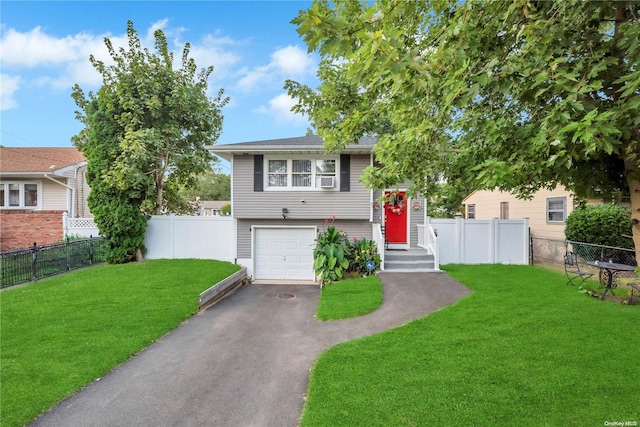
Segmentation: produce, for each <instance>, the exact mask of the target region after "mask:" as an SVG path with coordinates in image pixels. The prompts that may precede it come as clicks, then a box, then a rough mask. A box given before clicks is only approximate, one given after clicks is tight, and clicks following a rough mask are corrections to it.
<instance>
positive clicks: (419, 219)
mask: <svg viewBox="0 0 640 427" xmlns="http://www.w3.org/2000/svg"><path fill="white" fill-rule="evenodd" d="M414 201H416V202H420V209H418V210H413V202H414ZM407 209H410V210H411V211H410V213H409V215H410V217H409V225H410V226H411V230H410V233H409V239H410V240H409V243H410V244H411V247H412V248H416V247H418V225H422V224H424V222H425V221H424V219H425V218H424V216H425V210H424V209H425V202H424V199H423V198H416V199H411V200H410V201H409V207H408V208H407Z"/></svg>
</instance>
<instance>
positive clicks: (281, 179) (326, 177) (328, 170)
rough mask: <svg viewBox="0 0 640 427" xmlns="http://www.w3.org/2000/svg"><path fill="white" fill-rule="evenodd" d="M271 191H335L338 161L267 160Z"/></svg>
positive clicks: (267, 183)
mask: <svg viewBox="0 0 640 427" xmlns="http://www.w3.org/2000/svg"><path fill="white" fill-rule="evenodd" d="M266 166H267V179H266V185H267V188H269V189H279V190H280V189H281V190H285V189H293V190H301V189H304V190H312V189H334V188H335V187H336V167H337V161H336V159H306V158H305V159H267V162H266Z"/></svg>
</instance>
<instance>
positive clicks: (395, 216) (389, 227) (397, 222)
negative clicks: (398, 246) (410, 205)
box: [384, 191, 407, 244]
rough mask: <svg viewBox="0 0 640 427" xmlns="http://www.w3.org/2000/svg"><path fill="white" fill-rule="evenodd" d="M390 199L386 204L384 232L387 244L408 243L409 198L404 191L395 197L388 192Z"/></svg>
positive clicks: (386, 194)
mask: <svg viewBox="0 0 640 427" xmlns="http://www.w3.org/2000/svg"><path fill="white" fill-rule="evenodd" d="M385 196H387V197H390V199H389V200H388V201H387V202H385V204H384V232H385V234H386V238H387V243H405V244H406V243H407V197H406V193H405V192H404V191H401V192H398V193H396V194H395V197H394V196H393V193H392V192H386V193H385Z"/></svg>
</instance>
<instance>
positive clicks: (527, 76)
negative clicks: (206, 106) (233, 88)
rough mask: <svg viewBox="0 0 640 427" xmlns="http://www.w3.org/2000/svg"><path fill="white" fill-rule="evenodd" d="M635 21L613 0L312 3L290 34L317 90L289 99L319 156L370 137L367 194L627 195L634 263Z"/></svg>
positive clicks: (637, 208)
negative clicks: (312, 64) (400, 189)
mask: <svg viewBox="0 0 640 427" xmlns="http://www.w3.org/2000/svg"><path fill="white" fill-rule="evenodd" d="M639 16H640V2H638V1H623V0H620V1H582V0H563V1H532V0H512V1H502V0H501V1H490V0H476V1H463V2H451V1H449V0H433V1H428V2H427V1H411V2H401V1H393V0H379V1H374V2H358V1H335V2H328V1H324V0H316V1H314V2H313V3H312V5H311V7H310V8H309V9H308V10H306V11H301V12H300V14H299V16H298V17H297V18H295V19H294V20H293V22H294V23H295V24H296V25H297V26H298V32H299V33H300V35H301V36H302V37H303V38H304V40H305V42H306V43H307V45H308V47H309V50H310V51H318V52H319V53H320V55H321V56H322V59H323V62H322V64H323V65H322V66H321V70H320V73H319V77H320V80H321V83H320V86H319V88H318V89H317V90H312V89H311V88H309V87H306V86H303V85H299V84H297V83H295V82H288V83H287V88H288V90H289V94H290V95H292V96H293V97H295V98H297V99H298V101H299V104H298V106H297V109H298V110H299V111H302V112H306V113H307V114H308V115H309V116H310V118H311V119H312V122H313V125H314V126H315V128H316V129H317V131H318V134H319V135H320V136H322V137H324V138H325V140H326V141H327V148H329V149H335V148H340V147H341V146H342V145H343V144H346V143H350V142H355V141H357V138H358V137H359V136H360V135H362V134H366V133H374V134H377V135H378V136H379V141H378V144H377V146H376V147H375V154H376V156H377V159H378V161H379V162H380V164H381V166H382V167H379V168H375V169H374V168H370V169H369V170H368V171H367V173H366V176H365V180H366V183H367V184H368V185H370V186H377V187H383V186H386V185H388V184H389V183H394V182H398V179H410V180H411V181H412V182H413V187H412V190H413V191H414V192H425V193H427V194H431V196H433V195H434V194H437V191H438V185H437V184H438V182H441V180H442V178H444V179H446V181H447V182H448V183H450V184H455V185H458V186H459V187H461V188H475V189H493V188H499V189H502V190H505V191H510V192H513V193H515V194H518V195H520V196H521V197H527V196H530V195H531V194H532V193H533V192H535V191H537V190H539V189H541V188H545V187H546V188H552V187H554V186H555V185H556V184H562V185H565V186H566V187H568V188H570V189H572V190H573V191H575V192H576V194H577V195H578V196H585V197H586V196H592V195H593V194H599V195H602V196H608V195H609V194H611V193H617V192H620V191H624V192H628V193H629V194H630V196H631V203H632V214H631V221H632V224H633V236H634V242H635V248H636V258H637V259H638V261H640V225H639V221H640V167H639V159H640V142H639V141H640V69H639V62H640V61H639V55H640V25H639V19H640V18H639ZM345 96H349V97H350V98H349V99H345ZM380 118H385V119H386V120H388V122H389V126H388V129H390V132H386V133H382V132H379V129H378V128H377V126H379V124H380Z"/></svg>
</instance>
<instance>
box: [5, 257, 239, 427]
mask: <svg viewBox="0 0 640 427" xmlns="http://www.w3.org/2000/svg"><path fill="white" fill-rule="evenodd" d="M238 270H239V267H238V266H237V265H233V264H230V263H226V262H220V261H212V260H150V261H145V262H143V263H131V264H125V265H100V266H95V267H91V268H87V269H84V270H78V271H75V272H72V273H68V274H64V275H61V276H56V277H52V278H50V279H44V280H41V281H39V282H35V283H32V284H29V285H27V286H22V287H16V288H9V289H6V290H3V291H2V292H1V293H0V304H1V308H2V310H1V314H0V320H1V322H2V323H1V325H2V326H1V328H0V342H1V347H0V360H1V361H2V364H1V367H0V375H1V377H2V384H1V386H0V387H1V388H0V394H1V397H2V398H1V401H2V402H1V407H0V417H1V419H0V425H2V426H7V427H9V426H21V425H24V424H25V423H27V422H29V421H31V420H33V419H34V418H35V417H37V416H38V415H39V414H40V413H42V412H44V411H46V410H48V409H49V408H51V407H52V406H53V405H54V404H55V403H56V402H58V401H59V400H61V399H63V398H64V397H66V396H69V395H71V394H73V393H74V392H75V391H76V390H78V389H79V388H81V387H82V386H84V385H85V384H87V383H89V382H91V381H93V380H94V379H96V378H98V377H101V376H103V375H104V374H106V373H107V372H109V371H110V370H111V369H112V368H113V367H115V366H117V365H118V364H120V363H122V362H124V361H125V360H127V359H128V358H130V357H131V356H132V355H134V354H136V353H137V352H139V351H140V350H142V349H143V348H145V347H147V346H148V345H149V344H151V343H152V342H153V341H155V340H156V339H158V338H159V337H161V336H162V335H164V334H165V333H167V332H169V331H170V330H172V329H174V328H175V327H177V326H178V325H179V324H180V323H181V322H183V321H184V320H185V319H187V318H189V317H190V316H191V315H192V314H194V313H196V312H197V311H198V296H199V294H200V293H201V292H202V291H204V290H206V289H207V288H209V287H211V286H212V285H214V284H216V283H217V282H219V281H220V280H222V279H224V278H225V277H228V276H229V275H231V274H233V273H235V272H236V271H238Z"/></svg>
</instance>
